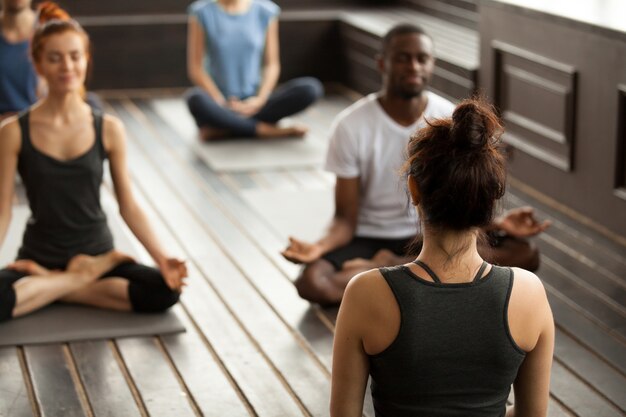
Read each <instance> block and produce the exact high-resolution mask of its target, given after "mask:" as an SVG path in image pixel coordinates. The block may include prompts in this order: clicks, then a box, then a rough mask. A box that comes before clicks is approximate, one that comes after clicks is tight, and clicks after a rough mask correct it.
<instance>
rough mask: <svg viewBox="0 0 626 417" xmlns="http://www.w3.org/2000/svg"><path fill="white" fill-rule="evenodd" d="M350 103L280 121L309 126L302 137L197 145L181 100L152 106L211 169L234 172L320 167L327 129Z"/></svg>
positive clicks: (332, 103)
mask: <svg viewBox="0 0 626 417" xmlns="http://www.w3.org/2000/svg"><path fill="white" fill-rule="evenodd" d="M349 103H350V102H349V101H348V100H347V99H345V98H337V97H329V98H325V99H323V100H320V102H319V103H316V104H315V105H314V106H312V107H311V108H309V109H307V110H305V111H304V112H302V113H299V114H297V115H295V116H294V117H291V118H289V119H285V120H283V121H281V123H283V124H287V125H289V124H294V123H300V124H305V125H307V126H309V128H310V130H309V133H308V134H307V135H306V136H305V137H304V138H283V139H266V140H259V139H255V138H251V139H233V140H225V141H216V142H211V143H200V141H199V139H198V129H197V127H196V125H195V122H194V121H193V119H192V117H191V116H190V114H189V111H188V110H187V108H186V106H185V103H184V102H183V101H182V99H162V100H154V101H152V106H153V107H154V109H155V111H156V112H157V114H159V116H160V117H162V118H163V119H164V120H165V121H166V123H167V124H169V125H170V126H171V127H172V128H173V129H174V130H175V131H176V132H177V133H178V134H179V135H180V137H181V138H183V139H185V141H187V142H188V143H189V144H190V145H192V146H193V147H194V150H195V151H196V153H197V154H198V156H199V157H200V158H202V159H203V160H204V161H205V162H206V163H207V165H209V166H210V167H211V168H212V169H213V170H215V171H219V172H237V171H255V170H264V169H276V168H305V167H320V166H322V165H323V164H324V161H325V159H326V149H327V147H328V129H329V126H330V124H331V123H332V119H333V118H334V117H335V116H336V115H337V113H339V112H340V111H341V110H342V109H343V108H345V107H346V106H347V105H349Z"/></svg>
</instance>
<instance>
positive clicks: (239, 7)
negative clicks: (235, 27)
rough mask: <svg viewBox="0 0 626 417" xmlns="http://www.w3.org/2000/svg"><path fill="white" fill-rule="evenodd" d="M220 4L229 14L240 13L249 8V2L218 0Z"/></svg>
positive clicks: (246, 0)
mask: <svg viewBox="0 0 626 417" xmlns="http://www.w3.org/2000/svg"><path fill="white" fill-rule="evenodd" d="M218 3H219V4H220V6H222V8H223V9H224V10H226V11H227V12H240V11H243V10H245V9H246V8H247V7H248V3H249V0H218Z"/></svg>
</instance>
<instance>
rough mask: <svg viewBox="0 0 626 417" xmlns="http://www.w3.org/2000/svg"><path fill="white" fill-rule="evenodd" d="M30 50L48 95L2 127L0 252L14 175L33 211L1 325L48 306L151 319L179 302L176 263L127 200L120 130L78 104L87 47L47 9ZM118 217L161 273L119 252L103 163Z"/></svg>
mask: <svg viewBox="0 0 626 417" xmlns="http://www.w3.org/2000/svg"><path fill="white" fill-rule="evenodd" d="M39 20H40V25H39V26H38V28H37V30H36V31H35V34H34V36H33V38H32V43H31V55H32V60H33V62H34V65H35V68H36V70H37V73H38V75H39V76H41V77H42V78H43V79H44V80H45V81H46V83H47V85H48V94H47V96H46V97H45V98H43V99H42V100H40V101H39V102H37V103H36V104H35V105H34V106H32V107H31V108H29V109H28V110H26V111H24V112H23V113H21V114H20V115H19V116H13V117H10V118H9V119H7V120H5V121H4V122H3V123H2V125H0V250H1V249H2V247H1V245H2V242H3V240H4V238H5V235H6V232H7V229H8V226H9V221H10V218H11V208H12V200H13V194H14V184H15V173H16V171H19V173H20V176H21V178H22V181H23V183H24V186H25V188H26V194H27V197H28V201H29V206H30V209H31V217H30V219H29V220H28V223H27V225H26V230H25V232H24V236H23V240H22V246H21V247H20V249H19V252H18V254H17V260H16V261H15V262H14V263H12V264H11V265H9V266H8V267H7V268H5V269H2V270H0V321H3V320H8V319H10V318H11V317H17V316H21V315H24V314H27V313H29V312H32V311H34V310H37V309H39V308H41V307H43V306H45V305H47V304H49V303H52V302H54V301H62V302H69V303H79V304H86V305H91V306H96V307H101V308H107V309H114V310H122V311H130V310H133V311H142V312H155V311H163V310H165V309H167V308H169V307H170V306H172V305H173V304H174V303H176V302H177V301H178V297H179V293H180V291H181V289H182V286H183V278H184V277H185V276H186V274H187V272H186V267H185V264H184V262H183V261H181V260H179V259H176V258H172V257H170V256H168V255H167V253H166V252H165V250H164V249H163V248H162V247H161V245H160V244H159V242H158V240H157V239H156V237H155V235H154V233H153V232H152V229H151V227H150V225H149V223H148V220H147V218H146V216H145V214H144V213H143V211H142V209H141V208H140V207H139V205H138V204H137V202H136V201H135V198H134V196H133V193H132V189H131V183H130V177H129V174H128V171H127V168H126V145H125V141H126V138H125V133H124V128H123V126H122V124H121V122H120V121H119V120H118V119H116V118H114V117H112V116H110V115H103V114H102V113H101V112H100V111H99V110H96V109H94V108H92V107H90V106H89V105H88V104H86V103H85V102H84V101H83V98H82V94H83V92H84V82H85V74H86V71H87V65H88V62H89V58H90V54H89V37H88V36H87V33H85V31H84V30H83V29H82V28H81V27H80V25H79V24H78V23H77V22H76V21H74V20H71V19H69V17H68V16H67V14H66V13H65V12H64V11H63V10H61V9H59V8H58V6H57V5H56V4H54V3H50V2H46V3H44V4H43V5H42V6H41V7H40V16H39ZM106 158H108V159H109V167H110V172H111V178H112V180H113V185H114V188H115V195H116V197H117V201H118V203H119V207H120V213H121V216H122V218H123V219H124V221H125V222H126V224H127V225H128V226H129V228H130V230H131V231H132V232H133V234H134V235H135V236H136V237H137V238H138V239H139V241H140V242H141V243H142V244H143V245H144V247H145V248H146V249H147V251H148V252H149V253H150V255H151V256H152V258H153V259H154V260H155V262H156V264H157V266H158V269H155V268H151V267H148V266H144V265H140V264H137V263H135V262H134V261H133V260H132V259H131V258H130V257H128V256H126V255H124V254H122V253H120V252H117V251H115V250H114V247H113V238H112V235H111V232H110V230H109V228H108V226H107V220H106V215H105V214H104V212H103V210H102V208H101V204H100V185H101V183H102V176H103V162H104V159H106Z"/></svg>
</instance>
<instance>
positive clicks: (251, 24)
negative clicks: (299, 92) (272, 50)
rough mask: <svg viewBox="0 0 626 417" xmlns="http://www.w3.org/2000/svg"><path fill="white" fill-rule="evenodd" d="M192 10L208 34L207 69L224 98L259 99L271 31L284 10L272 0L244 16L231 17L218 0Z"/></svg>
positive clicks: (202, 0) (255, 4)
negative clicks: (263, 64) (269, 32)
mask: <svg viewBox="0 0 626 417" xmlns="http://www.w3.org/2000/svg"><path fill="white" fill-rule="evenodd" d="M188 10H189V14H190V15H193V16H195V17H196V18H197V19H198V22H199V23H200V25H201V27H202V29H203V31H204V46H205V69H206V71H207V73H208V74H209V75H210V76H211V78H213V81H214V82H215V84H216V85H217V87H218V88H219V89H220V91H221V92H222V94H223V95H224V97H226V98H228V97H231V96H235V97H238V98H240V99H244V98H247V97H250V96H254V95H256V93H257V91H258V89H259V84H260V82H261V67H262V63H263V52H264V50H265V40H266V34H267V27H268V26H269V24H270V22H271V21H272V19H273V18H274V17H275V16H277V15H278V14H279V13H280V8H279V7H278V6H277V5H276V4H274V3H272V2H271V1H268V0H252V2H251V4H250V8H249V9H248V10H247V11H245V12H244V13H240V14H230V13H227V12H226V11H224V9H223V8H222V7H221V6H220V5H219V3H218V2H217V0H199V1H196V2H194V3H192V4H191V5H190V6H189V9H188Z"/></svg>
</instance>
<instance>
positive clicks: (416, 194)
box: [407, 175, 421, 206]
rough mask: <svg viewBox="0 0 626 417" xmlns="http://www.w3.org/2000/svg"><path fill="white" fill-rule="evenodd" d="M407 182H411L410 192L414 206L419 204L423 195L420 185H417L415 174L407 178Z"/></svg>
mask: <svg viewBox="0 0 626 417" xmlns="http://www.w3.org/2000/svg"><path fill="white" fill-rule="evenodd" d="M407 183H408V184H409V193H410V194H411V202H412V203H413V205H414V206H419V204H420V200H421V195H420V191H419V187H418V186H417V180H416V179H415V177H414V176H413V175H409V176H408V178H407Z"/></svg>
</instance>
